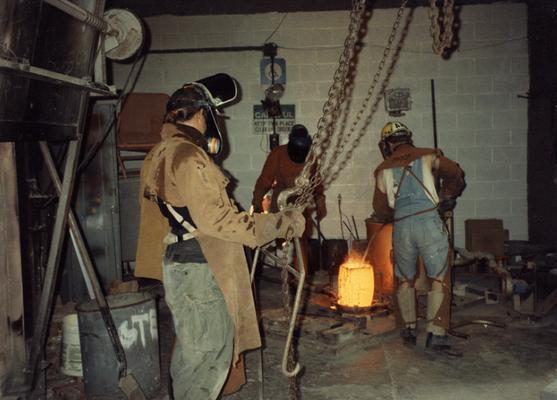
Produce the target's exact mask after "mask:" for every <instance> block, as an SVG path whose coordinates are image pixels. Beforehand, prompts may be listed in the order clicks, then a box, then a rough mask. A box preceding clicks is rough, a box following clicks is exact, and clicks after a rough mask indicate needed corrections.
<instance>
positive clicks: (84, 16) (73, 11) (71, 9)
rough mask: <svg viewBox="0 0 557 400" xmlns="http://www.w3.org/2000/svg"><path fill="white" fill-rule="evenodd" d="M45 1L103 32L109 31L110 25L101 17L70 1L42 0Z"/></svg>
mask: <svg viewBox="0 0 557 400" xmlns="http://www.w3.org/2000/svg"><path fill="white" fill-rule="evenodd" d="M43 1H44V2H45V3H48V4H50V5H51V6H53V7H56V8H57V9H59V10H60V11H63V12H65V13H66V14H68V15H71V16H72V17H74V18H75V19H77V20H79V21H81V22H83V23H85V24H87V25H89V26H92V27H93V28H96V29H98V30H100V31H101V32H104V33H109V31H110V25H109V24H108V23H107V22H106V21H105V20H103V19H102V18H99V17H97V16H96V15H94V14H91V13H90V12H89V11H87V10H84V9H83V8H81V7H79V6H77V5H75V4H73V3H70V2H69V1H67V0H43Z"/></svg>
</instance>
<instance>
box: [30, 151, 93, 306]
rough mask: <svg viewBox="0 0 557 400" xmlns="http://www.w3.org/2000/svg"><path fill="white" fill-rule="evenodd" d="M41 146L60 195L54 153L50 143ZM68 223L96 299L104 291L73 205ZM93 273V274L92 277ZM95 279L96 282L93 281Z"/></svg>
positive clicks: (88, 283)
mask: <svg viewBox="0 0 557 400" xmlns="http://www.w3.org/2000/svg"><path fill="white" fill-rule="evenodd" d="M39 148H40V149H41V153H42V155H43V159H44V161H45V164H46V169H47V171H48V174H49V176H50V179H51V180H52V183H53V184H54V189H55V190H56V193H57V194H58V196H60V195H61V193H62V186H61V184H60V177H59V176H58V172H57V171H56V166H55V164H54V160H53V159H52V155H51V154H50V150H49V149H48V145H47V144H46V142H39ZM68 225H69V228H70V238H71V240H72V243H73V246H74V249H75V254H76V256H77V259H78V261H79V266H80V269H81V273H82V275H83V280H84V281H85V286H87V292H88V293H89V297H90V298H91V299H92V300H94V299H95V298H97V295H96V294H97V293H99V292H100V294H101V295H102V291H101V289H100V285H99V282H98V280H97V279H96V275H95V271H94V269H91V268H90V267H92V265H93V262H92V261H91V258H90V257H89V254H88V253H87V247H86V246H85V242H84V240H83V237H82V236H81V232H80V231H79V225H78V223H77V219H76V217H75V214H74V212H73V210H72V209H71V207H70V208H69V210H68ZM91 275H92V276H93V277H92V278H91ZM93 281H94V282H93Z"/></svg>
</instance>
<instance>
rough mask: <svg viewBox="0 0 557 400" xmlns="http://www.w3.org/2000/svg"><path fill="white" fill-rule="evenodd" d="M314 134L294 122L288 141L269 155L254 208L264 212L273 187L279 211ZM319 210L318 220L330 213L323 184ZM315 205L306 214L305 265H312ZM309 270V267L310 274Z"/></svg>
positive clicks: (317, 203)
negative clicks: (310, 247)
mask: <svg viewBox="0 0 557 400" xmlns="http://www.w3.org/2000/svg"><path fill="white" fill-rule="evenodd" d="M311 143H312V140H311V136H310V135H309V133H308V130H307V129H306V127H305V126H304V125H299V124H297V125H294V126H293V127H292V129H291V131H290V135H289V138H288V143H287V144H284V145H282V146H278V147H275V148H274V149H273V150H272V151H271V152H270V153H269V155H268V156H267V160H265V164H264V165H263V169H262V170H261V174H260V175H259V178H257V182H256V183H255V188H254V189H253V199H252V206H253V209H254V211H256V212H261V211H262V204H263V199H264V197H265V195H266V193H268V192H269V190H272V196H271V206H270V212H272V213H275V212H277V211H278V205H277V199H278V196H279V194H280V193H281V192H282V191H284V190H287V189H290V188H293V187H294V186H295V180H296V178H297V177H298V175H300V173H301V172H302V170H303V169H304V165H305V161H306V157H307V155H308V152H309V149H310V147H311ZM313 196H314V202H315V206H314V209H315V213H316V217H317V220H318V221H320V220H321V219H323V218H324V217H325V216H326V215H327V206H326V203H325V194H324V193H323V186H322V185H319V186H317V188H316V189H315V191H314V193H313ZM312 212H313V208H308V209H307V210H306V212H305V213H304V215H305V217H306V229H305V231H304V234H303V236H302V239H301V240H300V244H301V247H302V252H303V258H304V265H305V266H306V269H307V268H308V263H307V260H308V258H307V248H308V238H309V237H310V236H311V232H312V229H313V223H312V220H311V214H312ZM307 272H308V271H307V270H306V273H307Z"/></svg>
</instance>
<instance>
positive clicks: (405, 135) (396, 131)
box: [379, 121, 412, 158]
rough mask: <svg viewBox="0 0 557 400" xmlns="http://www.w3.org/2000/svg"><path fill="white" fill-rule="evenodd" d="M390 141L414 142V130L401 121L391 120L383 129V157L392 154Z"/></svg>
mask: <svg viewBox="0 0 557 400" xmlns="http://www.w3.org/2000/svg"><path fill="white" fill-rule="evenodd" d="M389 143H410V144H412V131H411V130H410V129H408V127H407V126H406V125H404V124H403V123H402V122H399V121H389V122H387V123H386V124H385V126H384V127H383V129H381V140H380V141H379V149H380V150H381V154H383V157H384V158H385V157H388V156H390V155H391V149H390V147H389V145H388V144H389Z"/></svg>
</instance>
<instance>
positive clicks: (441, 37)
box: [429, 0, 454, 55]
mask: <svg viewBox="0 0 557 400" xmlns="http://www.w3.org/2000/svg"><path fill="white" fill-rule="evenodd" d="M429 19H430V20H431V25H430V27H429V33H430V34H431V37H432V38H433V44H432V48H433V52H434V53H435V54H437V55H442V54H443V52H444V51H445V50H446V49H448V48H450V47H451V45H452V42H453V22H454V0H443V18H442V19H443V26H441V25H440V24H439V20H440V18H439V8H438V7H437V0H430V7H429Z"/></svg>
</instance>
